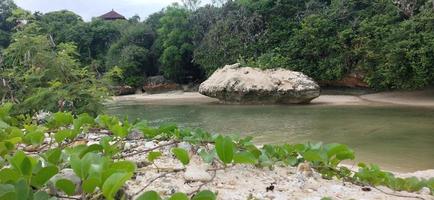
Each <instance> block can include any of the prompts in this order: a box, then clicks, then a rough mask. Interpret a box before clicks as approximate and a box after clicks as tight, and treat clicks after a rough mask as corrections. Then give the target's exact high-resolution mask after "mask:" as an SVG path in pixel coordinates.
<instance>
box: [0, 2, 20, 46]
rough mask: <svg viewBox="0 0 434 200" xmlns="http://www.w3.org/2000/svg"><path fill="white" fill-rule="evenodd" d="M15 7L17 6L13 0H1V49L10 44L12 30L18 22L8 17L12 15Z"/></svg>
mask: <svg viewBox="0 0 434 200" xmlns="http://www.w3.org/2000/svg"><path fill="white" fill-rule="evenodd" d="M15 9H17V6H16V5H15V3H14V2H13V1H12V0H2V1H1V2H0V50H1V49H3V48H5V47H7V46H8V45H9V41H10V35H11V30H12V28H13V27H14V26H15V25H16V22H15V21H11V20H8V18H9V17H11V16H12V14H13V10H15Z"/></svg>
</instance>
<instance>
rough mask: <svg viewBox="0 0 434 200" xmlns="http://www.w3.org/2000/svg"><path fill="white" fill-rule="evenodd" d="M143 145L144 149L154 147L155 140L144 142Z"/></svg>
mask: <svg viewBox="0 0 434 200" xmlns="http://www.w3.org/2000/svg"><path fill="white" fill-rule="evenodd" d="M144 146H145V149H150V148H154V147H155V146H156V145H155V142H153V141H149V142H146V143H145V145H144Z"/></svg>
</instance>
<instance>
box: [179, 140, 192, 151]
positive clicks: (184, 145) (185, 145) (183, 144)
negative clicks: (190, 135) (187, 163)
mask: <svg viewBox="0 0 434 200" xmlns="http://www.w3.org/2000/svg"><path fill="white" fill-rule="evenodd" d="M178 147H179V148H183V149H185V150H186V151H190V150H191V144H189V143H188V142H180V143H179V144H178Z"/></svg>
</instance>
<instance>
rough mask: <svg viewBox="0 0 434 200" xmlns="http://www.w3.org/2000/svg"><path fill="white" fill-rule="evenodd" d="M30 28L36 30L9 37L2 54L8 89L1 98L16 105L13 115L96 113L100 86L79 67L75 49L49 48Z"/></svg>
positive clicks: (67, 46)
mask: <svg viewBox="0 0 434 200" xmlns="http://www.w3.org/2000/svg"><path fill="white" fill-rule="evenodd" d="M32 28H36V29H37V27H35V26H27V27H26V28H25V29H24V30H23V31H19V32H17V33H15V34H14V35H13V37H14V39H15V40H14V42H13V43H12V44H11V45H10V46H9V48H7V49H6V50H5V61H4V62H5V66H4V67H5V68H4V70H3V71H1V72H0V73H1V74H2V76H3V78H4V79H5V80H6V81H7V86H8V88H9V91H6V93H5V94H4V98H5V99H7V100H10V101H12V102H20V103H19V104H17V105H15V107H16V108H15V109H14V112H15V113H19V114H34V113H36V112H39V111H41V110H45V111H51V112H56V111H72V112H74V113H83V112H88V113H91V114H93V115H96V114H97V113H98V112H100V111H101V110H102V100H103V99H104V97H105V94H106V92H105V90H104V86H102V85H101V83H100V82H99V81H98V80H96V79H95V77H94V76H93V74H92V73H90V72H89V71H88V70H87V69H84V68H80V67H79V63H78V61H77V60H76V58H75V56H76V46H75V45H73V44H71V43H61V44H58V45H57V46H56V47H52V42H51V41H50V40H49V39H48V38H47V37H46V36H43V35H34V33H32V32H34V31H33V30H31V29H32ZM28 32H30V33H28Z"/></svg>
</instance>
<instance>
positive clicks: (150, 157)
mask: <svg viewBox="0 0 434 200" xmlns="http://www.w3.org/2000/svg"><path fill="white" fill-rule="evenodd" d="M161 156H162V154H161V152H159V151H151V152H149V153H148V160H149V162H154V160H156V159H158V158H159V157H161Z"/></svg>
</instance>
